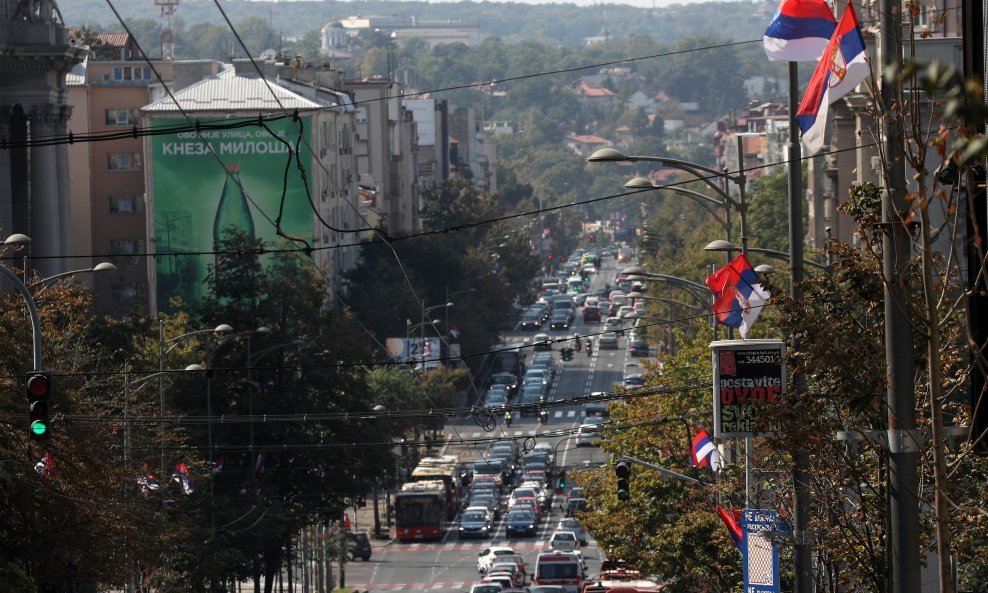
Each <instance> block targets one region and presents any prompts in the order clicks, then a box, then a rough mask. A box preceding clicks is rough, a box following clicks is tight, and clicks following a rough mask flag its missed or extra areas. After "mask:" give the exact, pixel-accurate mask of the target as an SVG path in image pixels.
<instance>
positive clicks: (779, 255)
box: [703, 239, 833, 274]
mask: <svg viewBox="0 0 988 593" xmlns="http://www.w3.org/2000/svg"><path fill="white" fill-rule="evenodd" d="M703 250H704V251H726V252H731V251H738V247H737V245H735V244H734V243H731V242H730V241H725V240H723V239H717V240H715V241H711V242H710V243H707V245H706V246H705V247H704V248H703ZM748 252H749V253H760V254H762V255H764V256H765V257H771V258H774V259H778V260H782V261H786V262H788V261H790V255H789V254H788V253H786V252H785V251H777V250H775V249H764V248H762V247H748ZM802 261H803V265H807V266H810V267H813V268H817V269H818V270H823V271H824V272H826V273H828V274H830V273H831V272H832V271H833V270H832V269H831V267H830V266H828V265H827V264H821V263H817V262H815V261H812V260H809V259H804V260H802ZM759 267H762V266H759ZM768 267H769V268H771V271H772V272H774V271H775V268H774V267H772V266H768ZM763 269H766V268H763ZM755 271H756V272H757V271H758V269H757V268H756V269H755Z"/></svg>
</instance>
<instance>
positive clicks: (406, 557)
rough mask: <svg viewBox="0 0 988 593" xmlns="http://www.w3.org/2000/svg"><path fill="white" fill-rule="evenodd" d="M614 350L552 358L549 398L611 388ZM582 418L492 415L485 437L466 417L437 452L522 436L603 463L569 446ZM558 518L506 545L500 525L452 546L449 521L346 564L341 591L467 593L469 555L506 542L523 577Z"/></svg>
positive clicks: (468, 452)
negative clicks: (429, 539) (430, 536)
mask: <svg viewBox="0 0 988 593" xmlns="http://www.w3.org/2000/svg"><path fill="white" fill-rule="evenodd" d="M615 269H616V268H615V263H614V260H613V258H610V259H608V260H607V261H605V262H604V266H603V268H602V269H601V271H600V273H599V274H597V277H596V278H594V280H593V282H592V286H593V288H594V289H596V288H601V287H603V285H604V283H607V282H612V280H613V278H614V273H615ZM600 327H601V326H600V324H590V325H589V326H588V325H584V324H583V321H582V315H580V311H579V309H578V310H577V321H576V323H575V324H574V326H573V327H571V328H570V329H568V330H565V331H557V332H548V331H547V329H543V330H542V331H547V333H549V335H550V336H552V337H563V336H566V335H572V334H573V333H579V334H580V335H581V336H586V335H588V334H592V333H597V332H599V331H600ZM534 333H535V332H526V333H521V332H513V333H511V334H509V335H507V336H505V341H506V342H515V341H522V340H527V341H529V342H530V341H531V338H532V336H533V335H534ZM619 346H620V347H619V349H618V350H605V351H603V352H596V351H595V352H594V354H593V356H592V357H588V356H587V355H586V352H585V351H581V352H577V353H576V354H575V357H574V359H573V360H572V361H569V362H562V361H559V363H558V364H559V369H560V372H559V374H558V377H557V379H556V381H555V383H554V384H553V386H552V389H551V391H550V396H549V398H548V399H549V401H556V402H559V401H566V400H568V399H571V398H573V397H577V396H582V395H586V394H589V393H591V392H594V391H612V390H613V388H614V384H615V383H619V382H620V381H621V379H622V378H623V374H624V365H625V364H626V363H627V362H628V361H629V359H628V356H627V348H626V346H627V344H626V340H625V338H621V339H620V342H619ZM557 349H558V347H557ZM583 418H584V413H583V406H582V404H574V405H568V406H566V405H564V406H560V407H554V408H552V412H551V415H550V419H549V422H548V424H547V425H545V426H541V425H539V423H538V419H537V418H535V417H532V416H526V417H522V416H520V415H516V420H515V421H514V422H513V423H512V425H511V427H505V426H503V423H502V422H501V419H500V418H499V419H498V426H497V427H496V428H495V429H494V430H493V431H492V432H487V431H485V430H483V429H482V428H481V427H479V426H477V424H476V423H475V422H473V420H471V419H469V418H467V419H462V420H459V421H458V422H456V423H455V424H452V425H449V426H447V427H446V433H447V437H448V439H449V440H448V443H449V444H448V446H447V447H446V451H445V452H446V453H447V454H455V455H457V456H458V457H459V458H460V459H461V460H470V459H476V458H478V457H480V456H482V455H483V453H484V451H486V449H487V448H488V443H489V442H490V441H491V440H494V439H497V438H504V437H509V438H515V439H518V440H519V441H524V440H525V439H526V438H527V437H533V438H534V439H535V440H536V441H539V442H541V441H546V442H549V443H552V444H553V445H554V446H556V450H557V454H556V463H557V466H560V467H565V468H567V469H568V470H574V469H580V468H583V467H588V466H591V465H597V464H601V463H605V462H606V461H607V459H608V456H607V455H606V454H605V453H603V452H602V451H600V449H598V448H596V447H576V440H575V439H574V438H572V436H571V435H574V434H575V432H576V428H577V427H578V426H579V425H580V423H581V422H582V421H583ZM561 517H562V513H561V511H560V510H559V509H558V506H557V508H555V509H554V510H553V512H552V515H551V516H550V517H547V518H546V519H544V520H543V522H542V524H541V525H540V527H539V531H538V534H537V535H536V536H535V537H534V538H512V539H510V540H509V539H508V538H507V537H506V536H505V533H504V524H503V522H499V523H498V525H497V531H496V532H495V533H494V535H493V536H492V537H491V538H490V540H479V541H476V540H470V541H460V540H459V539H458V537H457V535H456V531H455V529H456V526H455V524H454V525H451V526H450V529H449V531H447V533H446V535H445V536H444V537H443V539H442V541H440V542H434V543H410V544H403V543H400V542H396V541H392V542H387V543H385V544H383V545H379V546H377V547H375V549H374V554H373V557H372V558H371V560H370V561H369V562H359V561H358V562H351V563H349V564H348V565H347V574H346V576H347V578H346V580H347V586H349V587H353V588H355V589H358V590H359V591H361V592H363V591H370V592H390V591H430V592H432V591H434V592H441V593H454V592H463V591H468V590H469V589H470V585H472V584H473V583H476V582H477V581H478V580H479V578H480V577H479V575H478V573H477V556H478V555H479V553H480V552H481V551H482V550H484V549H485V548H486V547H487V546H489V545H491V544H498V545H505V544H506V545H510V546H512V547H513V548H515V550H516V551H517V552H519V553H520V554H521V555H522V556H523V557H524V558H525V560H526V561H527V562H528V567H529V571H530V572H531V570H533V569H534V565H535V559H536V557H537V556H538V553H539V552H540V551H542V550H543V549H546V548H547V542H548V540H549V538H550V537H551V536H552V531H553V529H554V527H555V525H556V523H557V522H558V521H559V519H560V518H561ZM583 554H584V557H585V559H586V561H587V564H588V575H594V574H596V573H597V571H598V570H599V566H600V560H601V558H600V554H599V550H598V548H597V547H596V544H595V543H594V542H593V541H592V538H591V541H590V545H589V546H587V547H586V548H584V549H583Z"/></svg>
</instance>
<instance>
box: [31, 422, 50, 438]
mask: <svg viewBox="0 0 988 593" xmlns="http://www.w3.org/2000/svg"><path fill="white" fill-rule="evenodd" d="M47 432H48V425H47V424H45V423H44V422H42V421H41V420H35V421H34V422H32V423H31V434H32V435H34V436H38V437H41V436H44V435H45V434H46V433H47Z"/></svg>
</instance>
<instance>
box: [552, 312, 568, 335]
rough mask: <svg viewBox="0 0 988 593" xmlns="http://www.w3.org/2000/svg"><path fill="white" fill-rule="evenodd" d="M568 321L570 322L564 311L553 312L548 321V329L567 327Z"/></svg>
mask: <svg viewBox="0 0 988 593" xmlns="http://www.w3.org/2000/svg"><path fill="white" fill-rule="evenodd" d="M569 323H570V318H569V313H566V312H565V311H563V312H561V313H553V314H552V319H551V320H550V321H549V329H552V330H561V329H569Z"/></svg>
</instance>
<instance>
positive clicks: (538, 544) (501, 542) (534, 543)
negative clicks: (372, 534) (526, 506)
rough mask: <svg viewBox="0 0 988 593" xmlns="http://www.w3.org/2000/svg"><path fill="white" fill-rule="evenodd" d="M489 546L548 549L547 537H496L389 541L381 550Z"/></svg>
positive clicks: (475, 549) (452, 549) (468, 549)
mask: <svg viewBox="0 0 988 593" xmlns="http://www.w3.org/2000/svg"><path fill="white" fill-rule="evenodd" d="M491 546H511V547H512V548H514V549H515V550H546V549H549V538H548V537H546V538H532V539H525V540H517V539H510V540H509V539H505V538H503V537H496V538H493V539H490V540H482V541H469V542H463V541H451V542H414V543H410V544H403V543H401V542H391V543H389V544H388V545H386V546H384V547H382V548H381V550H382V551H388V552H461V551H462V552H478V551H480V550H486V549H487V548H489V547H491Z"/></svg>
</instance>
